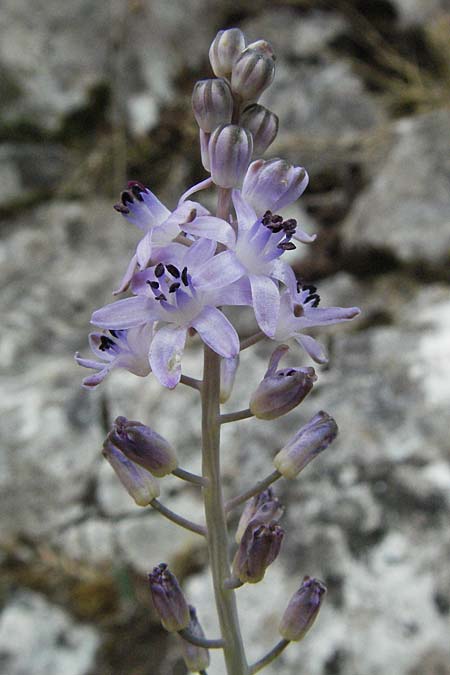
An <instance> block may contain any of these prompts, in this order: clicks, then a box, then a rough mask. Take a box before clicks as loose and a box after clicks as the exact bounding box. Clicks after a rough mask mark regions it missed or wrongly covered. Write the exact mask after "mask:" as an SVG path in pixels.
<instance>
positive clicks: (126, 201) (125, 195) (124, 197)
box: [120, 190, 133, 206]
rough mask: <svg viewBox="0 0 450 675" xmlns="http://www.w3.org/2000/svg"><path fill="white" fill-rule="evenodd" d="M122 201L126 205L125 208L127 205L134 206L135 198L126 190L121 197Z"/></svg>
mask: <svg viewBox="0 0 450 675" xmlns="http://www.w3.org/2000/svg"><path fill="white" fill-rule="evenodd" d="M120 199H121V200H122V204H124V205H125V206H126V205H127V204H132V203H133V197H132V196H131V195H130V193H129V192H127V191H126V190H124V191H123V192H122V194H121V195H120Z"/></svg>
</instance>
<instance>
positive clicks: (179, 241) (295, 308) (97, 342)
mask: <svg viewBox="0 0 450 675" xmlns="http://www.w3.org/2000/svg"><path fill="white" fill-rule="evenodd" d="M209 56H210V63H211V67H212V70H213V72H214V75H215V77H212V78H209V79H206V80H201V81H200V82H198V83H197V84H196V85H195V87H194V92H193V96H192V107H193V112H194V116H195V119H196V122H197V124H198V127H199V143H200V152H201V159H202V163H203V166H204V168H205V170H206V172H207V173H208V174H209V175H208V176H207V177H206V178H205V179H204V180H203V181H202V182H201V183H198V184H196V185H194V186H192V187H190V188H189V189H187V190H186V191H185V192H184V194H183V195H182V196H181V197H180V199H179V200H178V202H177V203H176V205H175V208H173V209H170V208H168V207H166V206H165V205H164V204H162V203H161V202H160V201H159V200H158V198H157V197H156V196H155V195H154V194H153V193H152V192H151V190H150V189H149V188H148V187H145V186H144V185H142V184H141V183H138V182H136V181H133V182H130V183H129V184H128V187H127V189H126V190H124V191H123V192H122V194H121V196H120V201H119V203H118V204H116V205H115V209H116V211H118V212H119V214H121V216H122V217H123V218H124V219H125V220H127V221H128V222H130V223H132V224H133V225H134V226H136V227H137V228H139V229H140V230H141V233H142V234H141V238H140V240H139V242H138V244H137V246H136V250H135V252H134V253H133V255H132V257H131V259H130V261H129V263H128V265H127V266H126V269H125V272H124V274H123V276H122V279H121V280H120V282H119V283H118V287H117V289H116V290H115V291H114V295H121V294H124V293H126V294H127V295H126V296H124V297H122V298H120V299H117V300H115V301H114V302H112V303H110V304H107V305H105V306H104V307H101V308H100V309H97V310H96V311H95V312H94V313H93V315H92V319H91V323H92V324H93V325H94V326H95V327H96V330H95V332H93V333H91V334H90V336H89V341H90V347H91V350H92V352H93V353H94V355H95V357H96V359H86V358H84V357H82V356H81V355H79V354H78V353H77V354H76V360H77V362H78V363H79V364H80V365H81V366H84V367H86V368H89V369H91V370H93V371H94V372H93V373H92V374H90V375H88V376H87V377H86V378H85V379H84V380H83V385H84V387H86V388H91V389H92V388H95V387H97V386H98V385H99V384H100V383H101V382H102V381H103V379H104V378H105V376H106V375H107V374H108V373H109V372H110V371H111V370H113V369H115V368H122V369H126V370H128V371H129V372H131V373H133V374H135V375H139V376H141V377H145V376H147V375H149V374H150V373H153V375H154V376H155V377H156V378H157V380H158V381H159V382H160V383H161V385H163V386H164V387H167V388H169V389H173V388H175V387H176V386H177V385H178V384H179V383H180V382H184V383H185V384H188V385H189V386H191V387H193V388H194V389H197V390H198V391H199V392H200V393H201V394H202V408H203V438H202V452H203V460H204V461H203V467H204V474H203V475H202V476H196V475H194V474H191V473H189V472H187V471H185V470H184V469H181V468H180V467H179V465H178V458H177V456H176V454H175V452H174V450H173V449H172V447H171V445H170V443H169V442H168V441H166V440H165V439H164V438H163V437H162V436H160V435H159V434H158V433H157V432H156V431H154V430H152V429H150V428H149V427H147V426H146V425H144V424H142V423H141V422H137V421H130V420H127V419H126V418H125V417H118V418H117V419H116V420H115V422H114V425H113V428H112V430H111V431H110V433H109V434H108V436H107V438H106V440H105V443H104V446H103V454H104V456H105V458H106V459H107V460H108V461H109V463H110V464H111V466H112V468H113V469H114V471H115V472H116V474H117V476H118V478H119V480H120V481H121V482H122V483H123V485H124V487H125V488H126V489H127V490H128V492H129V494H130V495H131V496H132V497H133V498H134V500H135V501H136V503H137V504H138V505H139V506H148V505H151V506H152V507H153V508H155V509H157V510H158V511H159V512H160V513H162V514H163V515H164V516H166V517H168V518H169V519H170V520H172V521H173V522H176V523H177V524H178V525H180V526H182V527H185V528H187V529H190V530H191V531H193V532H196V533H198V534H200V535H204V536H206V538H207V542H208V547H209V552H210V557H211V560H212V569H213V582H214V586H215V590H216V602H218V603H219V604H220V603H221V602H222V601H223V598H224V595H223V591H224V590H225V589H227V590H229V592H230V593H232V589H235V588H238V587H239V586H241V585H242V584H244V583H257V582H259V581H261V580H262V579H263V577H264V575H265V571H266V569H267V567H268V566H269V565H271V564H272V563H273V562H274V561H275V559H276V558H277V556H278V554H279V552H280V549H281V545H282V541H283V538H284V535H285V532H284V529H283V528H282V527H281V525H280V523H279V521H280V518H281V516H282V514H283V508H282V507H281V505H280V503H279V501H278V499H277V498H276V497H275V495H274V493H273V491H272V488H271V487H269V486H270V485H271V483H273V482H275V480H278V479H280V478H286V479H293V478H295V477H296V476H297V475H298V474H299V473H300V472H302V471H303V469H304V468H305V467H306V466H307V465H308V464H309V463H310V462H311V461H312V460H313V459H314V458H315V457H317V456H318V455H319V454H320V453H321V452H322V451H323V450H325V449H326V448H327V447H328V446H329V445H330V443H332V441H333V440H334V439H335V437H336V435H337V431H338V429H337V425H336V422H335V421H334V419H333V418H332V417H330V415H328V413H326V412H324V411H320V412H318V413H317V414H316V415H314V416H313V417H312V419H311V420H310V421H309V422H308V423H307V424H306V425H305V424H303V425H302V426H301V427H300V428H299V430H298V431H297V432H296V433H295V434H294V435H293V437H292V438H291V439H290V440H288V441H287V442H286V443H285V444H284V445H283V446H282V447H281V449H280V450H279V451H278V452H277V453H276V454H275V457H274V460H273V461H274V466H275V471H273V473H272V474H270V475H269V476H268V477H267V478H266V479H264V480H262V481H258V482H257V484H256V486H254V488H252V489H250V490H247V491H246V492H245V493H244V494H243V495H240V496H238V497H235V498H234V499H231V500H230V501H229V502H228V503H227V504H224V503H223V501H221V500H222V496H221V490H218V489H217V476H219V479H220V465H219V461H218V458H219V448H218V447H217V446H215V445H214V443H218V440H217V439H219V437H220V435H219V433H218V429H219V425H220V424H223V423H225V422H230V421H237V420H241V419H245V418H246V417H252V416H254V417H256V418H257V419H261V420H273V419H275V418H277V417H279V416H281V415H284V414H286V413H288V412H290V411H291V410H293V409H294V408H296V407H297V406H298V405H299V404H301V402H302V401H303V400H304V399H305V397H306V396H307V395H308V394H309V393H310V391H311V390H312V388H313V386H314V383H315V382H316V380H317V374H316V371H315V369H314V368H313V367H312V366H311V365H306V366H303V367H294V368H292V367H291V368H281V369H280V368H279V363H280V360H281V358H282V357H283V355H284V354H285V353H286V351H287V350H288V349H289V347H288V345H287V344H286V343H287V342H289V341H293V342H294V343H297V344H298V345H299V346H300V347H301V348H302V349H303V350H304V351H305V352H306V353H307V355H308V356H309V357H310V358H311V359H312V360H313V361H314V362H316V363H318V364H324V363H326V361H327V355H326V353H325V351H324V348H323V347H322V345H321V344H320V343H319V342H318V341H317V340H316V339H315V338H314V337H312V336H311V335H309V334H308V333H307V332H306V333H305V331H308V330H309V329H311V328H316V327H320V326H328V325H331V324H335V323H339V322H342V321H349V320H351V319H353V318H355V317H356V316H357V315H358V314H359V309H358V308H357V307H346V308H342V307H322V306H321V305H320V295H319V293H318V291H317V288H316V286H313V285H312V284H309V283H304V282H301V281H299V280H298V279H297V277H296V275H295V273H294V271H293V269H292V267H291V266H290V264H289V263H288V262H287V261H286V255H285V254H286V252H287V251H292V250H294V249H296V247H297V246H304V245H310V244H312V243H313V242H314V241H315V235H310V234H308V233H306V232H304V231H303V230H302V229H301V227H300V226H299V225H298V223H297V221H296V219H295V218H291V217H289V216H288V217H285V216H284V215H282V214H281V210H283V209H288V207H289V206H291V205H292V204H293V203H294V202H295V201H296V200H297V199H298V198H299V197H300V196H301V195H302V193H303V192H304V190H305V189H306V187H307V185H308V174H307V172H306V170H305V169H304V168H302V167H300V166H293V165H291V164H289V163H288V162H286V161H285V160H283V159H279V158H274V159H268V160H266V159H261V157H260V155H261V154H262V153H264V152H265V151H266V150H267V149H268V148H269V147H270V145H271V143H272V142H273V141H274V139H275V137H276V135H277V132H278V118H277V117H276V115H275V114H274V113H273V112H272V111H270V110H268V109H267V108H265V107H264V106H263V105H261V104H259V103H258V100H259V97H260V96H261V94H262V93H263V92H264V91H265V89H266V88H267V87H268V86H270V84H271V82H272V80H273V77H274V73H275V56H274V53H273V50H272V48H271V46H270V45H269V44H268V43H267V42H266V41H264V40H258V41H256V42H253V43H251V44H249V45H246V43H245V37H244V35H243V33H242V32H241V31H240V30H238V29H235V28H233V29H230V30H226V31H220V32H219V33H218V34H217V36H216V38H215V39H214V41H213V43H212V45H211V49H210V52H209ZM207 189H215V190H216V191H217V197H218V200H217V210H216V212H215V213H211V212H210V210H208V209H207V208H206V207H205V206H204V205H202V204H201V203H200V202H198V201H193V200H192V198H193V197H194V196H195V198H196V199H198V198H199V197H198V194H199V193H200V192H202V191H203V190H207ZM231 306H246V307H250V308H252V310H253V312H254V318H255V322H256V324H257V326H258V330H257V332H255V334H254V335H252V336H247V337H246V338H245V339H243V338H241V337H240V336H239V335H238V332H237V330H236V328H235V326H234V325H233V323H232V322H231V321H230V319H229V318H228V317H227V315H226V314H225V312H224V309H225V310H226V308H227V307H231ZM196 337H198V338H199V339H200V340H201V341H202V342H203V343H204V352H205V366H204V375H203V380H194V379H193V378H190V377H187V376H186V375H185V374H184V373H183V368H182V356H183V352H184V349H185V347H186V344H187V342H188V340H190V339H194V338H196ZM261 339H268V340H271V341H272V342H273V343H274V350H273V353H272V356H271V358H270V361H269V364H268V368H267V372H266V374H265V376H264V378H263V379H262V381H261V382H260V383H259V385H258V386H257V387H256V389H255V391H254V392H253V394H252V396H251V398H250V401H249V407H248V409H246V410H243V411H239V412H237V413H230V414H228V415H221V414H220V403H223V402H225V401H226V400H228V398H229V397H230V394H231V390H232V387H233V383H234V379H235V377H236V372H237V370H238V367H239V353H240V351H242V349H246V348H247V347H250V346H252V345H253V344H255V343H256V342H258V341H259V340H261ZM211 354H212V355H213V357H212V361H211ZM219 357H220V362H219ZM208 359H209V361H208ZM208 363H209V365H208ZM211 364H212V365H211ZM219 372H220V374H219ZM169 473H173V474H174V475H175V476H177V477H178V478H182V479H184V480H188V481H190V482H191V483H194V484H196V485H198V486H201V487H202V488H208V489H209V492H210V493H211V492H212V491H213V490H214V489H215V490H217V492H216V493H215V494H213V495H211V494H209V496H208V497H206V496H205V516H206V525H199V524H196V523H192V522H191V521H189V520H188V519H186V518H184V517H182V516H180V515H177V514H175V513H173V512H172V511H170V510H169V509H168V508H167V507H165V506H163V505H162V504H161V503H160V502H159V500H158V497H159V494H160V481H159V480H158V479H161V478H163V477H164V476H166V475H167V474H169ZM243 503H246V506H245V508H244V511H243V513H242V516H241V519H240V522H239V526H238V530H237V533H236V541H237V544H238V548H237V550H236V552H235V555H234V559H233V561H232V562H231V564H228V562H227V561H225V558H226V556H227V542H226V539H227V534H228V532H227V528H226V517H225V514H226V511H227V510H230V509H231V508H234V507H235V506H238V505H240V504H243ZM214 518H215V520H214ZM212 530H214V536H210V535H211V532H212ZM214 561H215V562H214ZM224 570H225V571H224ZM224 575H228V576H227V578H225V577H224ZM149 581H150V587H151V591H152V597H153V602H154V605H155V609H156V611H157V612H158V613H159V615H160V618H161V622H162V624H163V626H164V627H165V628H166V629H167V630H168V631H171V632H176V633H179V635H180V637H181V638H182V639H183V640H184V642H182V644H183V654H184V658H185V662H186V664H187V666H188V668H189V669H190V670H191V671H193V672H197V671H199V672H204V669H205V668H206V667H207V665H208V663H209V654H208V649H209V648H216V647H220V648H223V649H224V654H225V659H226V663H227V670H228V673H229V674H230V673H236V672H240V673H241V672H242V673H243V675H246V673H247V670H246V668H247V666H246V663H245V657H244V656H243V653H244V652H243V647H242V645H241V639H240V634H239V628H238V625H237V624H236V611H235V609H233V605H232V602H234V601H230V600H226V601H223V605H221V606H220V610H219V616H220V617H221V629H222V638H220V639H219V640H208V639H206V638H205V637H204V634H203V630H202V628H201V626H200V624H199V622H198V619H197V615H196V611H195V609H194V608H193V607H192V606H189V605H188V604H187V601H186V600H185V599H184V596H183V594H182V591H181V588H180V585H179V584H178V581H177V580H176V578H175V577H174V575H173V574H172V573H171V572H170V570H169V569H168V567H167V565H166V564H165V563H161V564H160V565H159V566H158V567H156V568H155V569H154V570H153V572H152V574H150V577H149ZM325 590H326V589H325V586H324V585H323V584H322V582H320V581H318V580H316V579H311V578H309V577H305V579H304V581H303V583H302V585H301V587H300V589H299V590H298V591H297V593H296V595H295V596H294V597H293V599H292V600H291V603H290V604H289V605H288V608H287V610H286V613H285V615H284V617H283V619H282V621H281V624H280V633H281V636H282V637H283V640H282V641H281V643H280V645H279V646H278V647H277V648H276V649H275V650H272V652H270V654H272V656H271V657H270V658H271V659H272V657H273V658H274V656H273V654H275V652H277V649H279V651H281V649H282V648H284V646H285V645H286V644H287V643H288V642H290V641H295V640H299V639H302V638H303V636H304V635H305V634H306V632H307V630H308V629H309V628H310V626H311V625H312V623H313V621H314V619H315V617H316V615H317V612H318V610H319V607H320V604H321V599H322V596H323V595H324V593H325ZM228 597H229V596H228ZM277 653H278V652H277ZM267 659H269V657H267ZM267 659H266V661H267V663H268V662H269V660H267ZM266 661H265V660H264V659H262V660H261V662H257V664H256V665H255V666H254V667H252V668H251V669H250V671H248V672H251V673H253V672H256V671H257V670H260V669H261V667H263V666H264V665H265V664H266ZM261 664H262V665H261Z"/></svg>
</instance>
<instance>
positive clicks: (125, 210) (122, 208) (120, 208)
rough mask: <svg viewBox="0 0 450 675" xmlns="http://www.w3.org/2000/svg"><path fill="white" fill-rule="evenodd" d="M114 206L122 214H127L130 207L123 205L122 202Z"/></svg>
mask: <svg viewBox="0 0 450 675" xmlns="http://www.w3.org/2000/svg"><path fill="white" fill-rule="evenodd" d="M114 208H115V209H116V211H118V212H119V213H122V214H123V215H124V216H127V215H128V214H129V213H130V209H129V208H128V206H125V205H124V204H114Z"/></svg>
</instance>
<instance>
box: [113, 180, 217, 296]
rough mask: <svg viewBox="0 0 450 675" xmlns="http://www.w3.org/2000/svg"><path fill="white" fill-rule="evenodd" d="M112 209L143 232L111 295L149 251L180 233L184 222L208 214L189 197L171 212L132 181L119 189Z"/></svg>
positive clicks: (125, 284) (121, 288)
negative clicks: (119, 197)
mask: <svg viewBox="0 0 450 675" xmlns="http://www.w3.org/2000/svg"><path fill="white" fill-rule="evenodd" d="M114 208H115V209H116V211H118V212H119V213H121V214H122V215H123V216H124V217H125V218H126V219H127V220H128V221H129V222H130V223H133V225H136V226H137V227H139V229H140V230H143V232H145V234H144V236H143V237H142V239H141V240H140V242H139V243H138V245H137V247H136V252H135V254H134V255H133V257H132V259H131V260H130V263H129V265H128V268H127V270H126V272H125V275H124V277H123V278H122V281H121V282H120V285H119V288H118V289H117V290H116V291H115V292H114V293H115V294H118V293H122V292H123V291H124V290H126V289H127V288H128V285H129V283H130V281H131V278H132V276H133V274H134V273H135V272H136V271H137V270H142V269H145V268H146V267H147V266H148V264H149V263H150V259H151V257H152V254H153V253H154V252H156V251H157V250H159V249H161V248H163V247H165V246H167V245H168V244H170V242H172V241H173V239H174V238H175V237H176V236H177V235H178V234H180V233H181V231H182V226H183V223H184V222H185V221H189V220H193V219H194V218H195V217H196V216H197V215H206V214H208V211H207V210H206V209H205V208H204V207H203V206H201V205H200V204H198V203H197V202H192V201H189V200H186V201H183V202H181V203H180V204H179V205H178V206H177V208H176V209H175V211H173V212H171V211H169V209H168V208H166V207H165V206H164V204H162V203H161V202H160V201H159V199H158V198H157V197H156V196H155V195H154V194H153V192H151V190H149V189H148V188H146V187H144V186H143V185H141V184H140V183H138V182H136V181H133V182H130V183H128V190H125V191H124V192H122V194H121V201H120V203H119V204H115V206H114Z"/></svg>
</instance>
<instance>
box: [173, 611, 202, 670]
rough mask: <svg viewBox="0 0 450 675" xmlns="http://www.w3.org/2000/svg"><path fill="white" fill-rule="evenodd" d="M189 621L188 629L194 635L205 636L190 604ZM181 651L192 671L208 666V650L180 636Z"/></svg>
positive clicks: (188, 667)
mask: <svg viewBox="0 0 450 675" xmlns="http://www.w3.org/2000/svg"><path fill="white" fill-rule="evenodd" d="M189 615H190V621H189V626H188V631H189V633H191V635H195V636H196V637H201V638H203V637H205V634H204V632H203V629H202V627H201V625H200V623H199V620H198V619H197V613H196V611H195V608H194V607H192V605H189ZM180 643H181V653H182V656H183V659H184V662H185V664H186V668H187V669H188V670H189V671H190V672H192V673H199V672H202V671H204V670H206V669H207V668H208V666H209V651H208V650H207V649H205V648H204V647H198V646H197V645H193V644H192V642H188V641H187V640H184V639H183V638H181V637H180Z"/></svg>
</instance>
